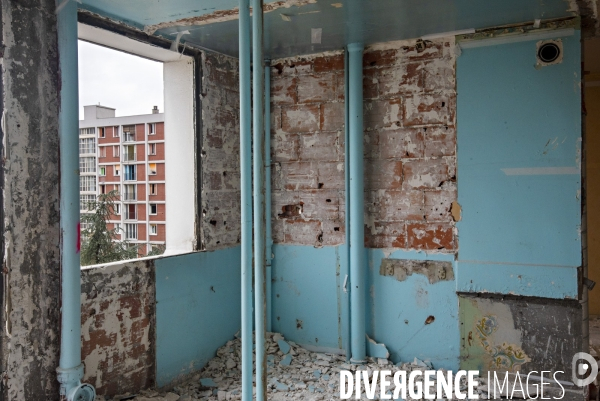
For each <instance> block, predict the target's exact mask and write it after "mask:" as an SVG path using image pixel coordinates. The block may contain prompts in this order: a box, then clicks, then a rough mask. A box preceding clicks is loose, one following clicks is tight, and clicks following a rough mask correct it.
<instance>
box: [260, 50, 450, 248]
mask: <svg viewBox="0 0 600 401" xmlns="http://www.w3.org/2000/svg"><path fill="white" fill-rule="evenodd" d="M272 65H273V67H272V69H271V77H272V84H271V90H272V96H271V103H272V116H271V117H272V118H271V119H272V122H271V126H272V132H271V135H272V136H273V139H272V142H273V148H272V159H273V161H274V162H275V165H274V168H273V175H272V180H273V194H272V202H273V215H272V216H271V219H272V224H273V237H274V241H275V243H282V244H303V245H315V246H321V245H338V244H341V243H343V242H344V238H345V236H344V233H345V227H344V210H345V209H344V208H345V201H344V60H343V54H342V53H326V54H320V55H316V56H311V57H300V58H291V59H283V60H276V61H273V63H272ZM454 86H455V78H454V42H453V40H450V41H436V42H430V43H429V44H428V46H427V48H426V49H425V50H424V51H422V52H420V51H417V50H416V48H415V42H414V41H406V42H393V43H388V44H385V45H379V46H373V47H371V48H367V49H366V50H365V55H364V97H365V102H364V121H365V158H366V162H365V187H366V192H365V204H366V207H365V209H366V210H365V231H366V234H365V244H366V245H367V246H369V247H373V248H402V249H422V250H432V251H433V250H435V251H442V252H452V251H454V250H455V249H456V247H457V245H456V238H455V230H454V221H453V219H452V215H451V213H450V209H451V205H452V202H453V201H455V200H456V184H455V181H456V156H455V155H456V133H455V107H456V92H455V89H454Z"/></svg>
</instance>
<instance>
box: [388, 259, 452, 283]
mask: <svg viewBox="0 0 600 401" xmlns="http://www.w3.org/2000/svg"><path fill="white" fill-rule="evenodd" d="M379 274H381V275H382V276H390V277H394V278H395V279H396V280H398V281H406V279H407V278H408V276H412V275H413V274H420V275H423V276H425V277H427V279H428V280H429V283H430V284H435V283H437V282H439V281H454V270H453V269H452V263H451V262H443V261H438V260H407V259H383V260H382V261H381V266H380V268H379Z"/></svg>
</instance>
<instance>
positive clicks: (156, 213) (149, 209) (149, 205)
mask: <svg viewBox="0 0 600 401" xmlns="http://www.w3.org/2000/svg"><path fill="white" fill-rule="evenodd" d="M152 208H154V209H155V212H154V213H152ZM148 215H150V216H156V215H158V203H149V204H148Z"/></svg>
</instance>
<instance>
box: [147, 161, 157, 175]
mask: <svg viewBox="0 0 600 401" xmlns="http://www.w3.org/2000/svg"><path fill="white" fill-rule="evenodd" d="M148 174H149V175H156V163H150V164H148Z"/></svg>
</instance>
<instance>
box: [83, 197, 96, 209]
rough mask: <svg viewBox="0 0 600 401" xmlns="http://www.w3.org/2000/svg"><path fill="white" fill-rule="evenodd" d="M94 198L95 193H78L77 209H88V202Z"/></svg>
mask: <svg viewBox="0 0 600 401" xmlns="http://www.w3.org/2000/svg"><path fill="white" fill-rule="evenodd" d="M95 200H96V195H86V194H83V195H79V210H90V203H91V202H94V201H95ZM92 206H93V205H92Z"/></svg>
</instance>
